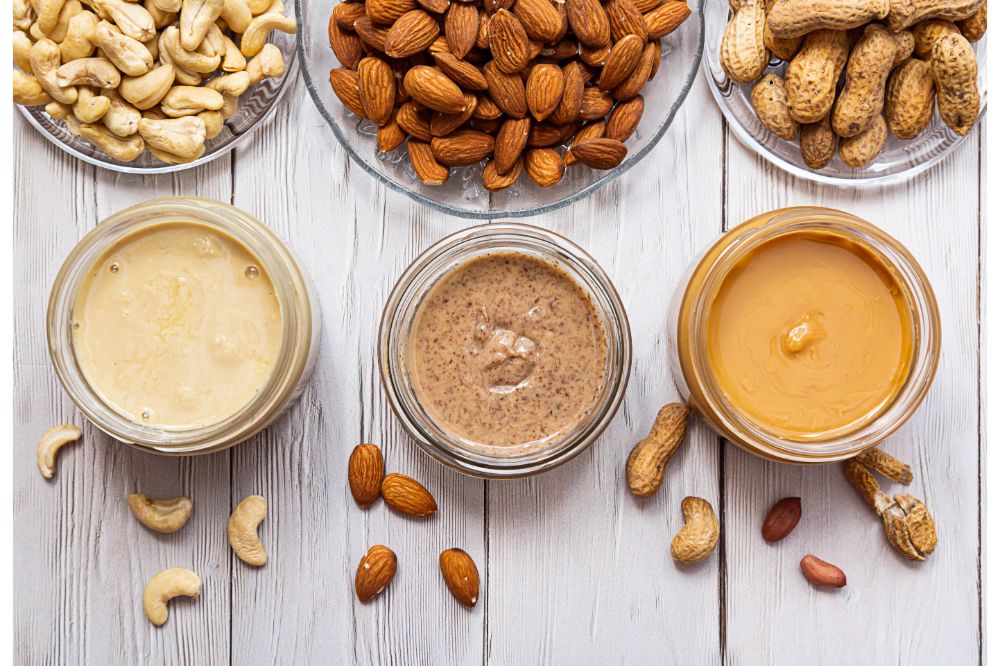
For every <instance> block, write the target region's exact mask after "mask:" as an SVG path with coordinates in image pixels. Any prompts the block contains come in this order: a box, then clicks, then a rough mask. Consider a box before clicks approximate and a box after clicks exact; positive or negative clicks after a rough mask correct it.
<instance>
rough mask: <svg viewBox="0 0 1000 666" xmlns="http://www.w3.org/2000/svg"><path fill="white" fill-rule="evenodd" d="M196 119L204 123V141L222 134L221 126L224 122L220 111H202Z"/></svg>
mask: <svg viewBox="0 0 1000 666" xmlns="http://www.w3.org/2000/svg"><path fill="white" fill-rule="evenodd" d="M196 117H198V118H201V119H202V121H203V122H204V123H205V140H206V141H207V140H208V139H214V138H215V137H217V136H219V133H220V132H222V124H223V123H224V122H225V120H226V119H225V118H223V117H222V111H202V112H201V113H199V114H198V115H197V116H196Z"/></svg>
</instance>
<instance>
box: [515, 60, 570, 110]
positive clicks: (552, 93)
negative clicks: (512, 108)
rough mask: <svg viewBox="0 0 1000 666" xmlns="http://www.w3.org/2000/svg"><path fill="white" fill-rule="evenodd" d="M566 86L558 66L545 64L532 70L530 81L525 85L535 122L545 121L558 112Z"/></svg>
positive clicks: (526, 96)
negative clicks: (557, 108) (554, 112)
mask: <svg viewBox="0 0 1000 666" xmlns="http://www.w3.org/2000/svg"><path fill="white" fill-rule="evenodd" d="M565 85H566V82H565V80H564V79H563V73H562V70H561V69H559V66H558V65H551V64H543V65H535V66H534V67H532V68H531V72H530V73H529V74H528V81H527V83H525V85H524V94H525V99H526V100H527V103H528V109H529V110H530V111H531V115H533V116H534V117H535V120H538V121H542V120H545V119H546V118H548V117H549V115H551V114H552V112H553V111H555V110H556V107H557V106H558V105H559V101H560V100H562V94H563V88H564V86H565Z"/></svg>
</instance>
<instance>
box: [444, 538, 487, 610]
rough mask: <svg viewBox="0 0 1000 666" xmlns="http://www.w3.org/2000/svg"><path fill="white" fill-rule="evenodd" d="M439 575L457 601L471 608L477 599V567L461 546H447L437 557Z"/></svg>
mask: <svg viewBox="0 0 1000 666" xmlns="http://www.w3.org/2000/svg"><path fill="white" fill-rule="evenodd" d="M439 562H440V565H441V576H442V578H444V582H445V585H447V586H448V589H449V590H450V591H451V595H452V596H453V597H455V598H456V599H458V601H459V603H461V604H463V605H465V606H468V607H469V608H472V607H474V606H475V605H476V602H477V601H479V569H477V568H476V563H475V562H474V561H473V560H472V558H471V557H469V554H468V553H467V552H465V551H464V550H462V549H461V548H449V549H448V550H446V551H444V552H443V553H441V557H440V559H439Z"/></svg>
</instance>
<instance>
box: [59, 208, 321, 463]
mask: <svg viewBox="0 0 1000 666" xmlns="http://www.w3.org/2000/svg"><path fill="white" fill-rule="evenodd" d="M46 324H47V333H48V344H49V352H50V356H51V358H52V364H53V367H54V369H55V371H56V375H57V376H58V378H59V381H60V383H61V384H62V386H63V388H64V389H65V390H66V392H67V393H68V394H69V396H70V398H71V399H72V400H73V402H74V403H75V404H76V405H77V407H78V408H79V409H80V411H81V412H83V413H84V415H85V416H86V417H87V418H88V419H90V420H91V421H92V422H93V423H94V424H95V425H96V426H97V427H98V428H100V429H101V430H103V431H104V432H106V433H107V434H108V435H110V436H111V437H113V438H115V439H117V440H119V441H121V442H124V443H126V444H129V445H132V446H135V447H138V448H141V449H143V450H147V451H152V452H155V453H161V454H167V455H188V454H197V453H210V452H213V451H218V450H221V449H224V448H227V447H229V446H232V445H234V444H237V443H239V442H241V441H243V440H245V439H247V438H249V437H251V436H253V435H254V434H256V433H257V432H259V431H260V430H261V429H263V428H264V427H266V426H267V425H268V424H269V423H271V422H272V421H273V420H274V419H276V418H277V417H278V416H279V415H281V414H282V413H283V412H284V411H285V410H286V409H287V408H288V406H289V405H291V404H292V403H293V402H294V401H295V400H296V399H297V398H298V397H299V395H300V394H301V393H302V391H303V389H304V387H305V385H306V382H307V381H308V379H309V377H310V375H311V373H312V370H313V367H314V365H315V360H316V354H317V351H318V349H319V332H320V331H319V329H320V317H319V306H318V303H317V301H316V297H315V294H314V292H313V288H312V285H311V283H310V281H309V279H308V278H307V277H306V275H305V274H304V273H303V272H302V270H301V269H300V268H299V265H298V262H297V261H296V259H295V258H294V256H293V255H292V253H291V252H290V250H289V249H288V248H287V246H285V244H284V243H283V242H282V241H281V240H280V239H279V238H278V237H277V236H275V235H274V234H273V233H272V232H271V231H270V230H269V229H268V228H267V227H266V226H265V225H263V224H262V223H261V222H259V221H258V220H256V219H254V218H252V217H250V216H249V215H247V214H246V213H244V212H243V211H241V210H239V209H237V208H234V207H233V206H230V205H228V204H224V203H221V202H218V201H212V200H209V199H201V198H187V197H168V198H163V199H155V200H152V201H148V202H145V203H141V204H138V205H136V206H133V207H131V208H128V209H125V210H123V211H120V212H118V213H116V214H114V215H112V216H111V217H109V218H107V219H105V220H103V221H102V222H101V223H100V224H98V225H97V226H96V227H95V228H94V229H93V230H92V231H91V232H90V233H88V234H87V235H86V236H84V237H83V239H81V241H80V242H79V243H78V244H77V246H76V247H75V248H74V249H73V250H72V252H70V254H69V256H68V257H67V258H66V260H65V262H64V263H63V266H62V268H61V269H60V271H59V273H58V275H57V276H56V279H55V282H54V284H53V286H52V292H51V295H50V298H49V305H48V313H47V322H46Z"/></svg>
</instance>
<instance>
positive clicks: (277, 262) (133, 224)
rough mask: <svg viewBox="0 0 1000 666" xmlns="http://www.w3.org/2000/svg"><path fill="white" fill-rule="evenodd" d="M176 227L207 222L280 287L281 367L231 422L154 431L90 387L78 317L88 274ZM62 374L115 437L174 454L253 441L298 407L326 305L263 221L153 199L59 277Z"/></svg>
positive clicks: (53, 317) (81, 251) (100, 230)
mask: <svg viewBox="0 0 1000 666" xmlns="http://www.w3.org/2000/svg"><path fill="white" fill-rule="evenodd" d="M169 222H181V223H183V222H192V223H196V224H200V225H203V226H206V227H209V228H211V229H214V230H216V231H218V232H219V233H221V234H223V235H226V236H229V237H231V238H233V239H234V240H235V241H237V242H239V243H241V244H242V245H243V246H244V247H246V249H247V250H249V252H250V253H251V254H252V255H254V256H255V257H256V258H257V259H258V260H259V262H260V265H261V267H262V269H263V270H264V272H266V273H267V274H268V275H269V276H270V278H271V281H272V284H273V286H274V293H275V297H276V300H277V302H278V307H279V309H280V312H281V342H280V346H279V351H278V355H277V361H276V363H275V366H274V368H273V370H272V371H271V373H270V375H269V377H268V378H267V379H266V380H265V382H264V384H263V385H262V386H261V388H260V390H259V391H258V392H257V393H256V395H255V396H254V397H253V398H252V399H251V400H250V402H248V403H247V404H246V405H244V406H243V407H241V408H240V409H238V410H237V411H236V412H235V413H233V414H232V415H231V416H229V417H227V418H226V419H225V420H223V421H221V422H219V423H215V424H211V425H206V426H198V427H190V428H186V427H154V426H149V425H144V424H142V423H136V422H135V421H134V420H130V419H128V418H126V417H125V416H124V415H122V414H120V413H119V412H118V411H117V410H116V409H114V408H113V407H112V406H111V405H110V404H108V402H107V401H106V400H104V399H103V398H102V397H101V394H100V391H98V390H96V389H95V388H94V387H93V386H91V385H90V383H89V382H88V380H87V378H86V376H85V374H84V372H83V371H82V370H81V367H80V364H79V363H78V361H77V358H76V355H75V353H74V347H73V317H74V315H73V313H74V308H75V304H76V299H77V296H78V294H79V293H80V289H81V287H82V286H83V284H84V279H85V278H86V276H87V274H88V271H89V270H90V269H91V268H92V267H93V266H94V265H95V263H97V262H98V261H100V260H101V257H102V256H103V255H104V254H105V253H106V252H107V251H108V250H109V249H110V248H112V247H114V246H115V244H116V243H118V242H119V241H121V240H122V239H123V238H124V237H126V236H128V235H130V234H134V233H136V232H138V231H140V230H143V229H148V228H150V227H154V226H156V225H161V224H164V223H169ZM46 328H47V333H48V344H49V354H50V356H51V358H52V364H53V367H54V368H55V371H56V375H57V376H58V377H59V381H60V383H61V384H62V386H63V388H64V389H65V390H66V392H67V393H68V394H69V397H70V398H71V399H72V400H73V402H74V403H76V406H77V407H78V408H79V409H80V411H81V412H83V414H84V415H85V416H86V417H87V418H88V419H90V420H91V421H92V422H93V423H94V424H95V425H96V426H97V427H98V428H100V429H101V430H103V431H104V432H106V433H107V434H108V435H110V436H111V437H114V438H115V439H117V440H119V441H121V442H124V443H126V444H129V445H132V446H136V447H138V448H140V449H143V450H147V451H153V452H156V453H162V454H167V455H189V454H198V453H211V452H214V451H218V450H221V449H224V448H228V447H230V446H233V445H234V444H237V443H239V442H241V441H243V440H245V439H248V438H249V437H251V436H253V435H254V434H256V433H257V432H259V431H260V430H262V429H263V428H264V427H266V426H267V425H268V424H269V423H271V422H272V421H273V420H274V419H275V418H277V417H278V416H279V415H280V414H281V413H282V412H284V411H285V409H287V408H288V406H289V405H290V404H291V403H293V402H294V401H295V400H296V399H297V398H298V397H299V395H301V393H302V390H303V389H304V388H305V384H306V382H307V381H308V379H309V376H310V375H311V373H312V370H313V367H314V365H315V362H316V354H317V352H318V349H319V332H320V331H319V329H320V317H319V304H318V302H317V301H316V296H315V293H314V291H313V288H312V284H311V282H310V281H309V279H308V277H306V275H305V274H304V273H303V272H302V270H301V269H300V268H299V265H298V263H297V262H296V260H295V258H294V256H293V255H292V253H291V252H290V251H289V249H288V248H287V247H286V246H285V244H284V243H283V242H282V241H281V240H280V239H279V238H278V237H277V236H275V235H274V233H272V232H271V230H269V229H268V228H267V227H266V226H264V225H263V224H262V223H261V222H259V221H258V220H256V219H254V218H252V217H250V216H249V215H247V214H246V213H244V212H243V211H241V210H239V209H237V208H234V207H233V206H230V205H229V204H225V203H221V202H219V201H213V200H211V199H203V198H197V197H165V198H162V199H154V200H152V201H147V202H144V203H141V204H138V205H136V206H132V207H131V208H126V209H125V210H122V211H119V212H118V213H115V214H114V215H112V216H111V217H109V218H107V219H105V220H103V221H102V222H101V223H100V224H98V225H97V226H96V227H95V228H94V229H93V231H91V232H90V233H88V234H87V235H86V236H84V237H83V238H82V239H81V240H80V242H79V243H78V244H77V245H76V247H74V248H73V250H72V251H71V252H70V254H69V256H68V257H67V258H66V261H65V262H64V263H63V266H62V268H61V269H60V270H59V273H58V275H56V279H55V283H54V284H53V285H52V292H51V294H50V296H49V305H48V313H47V316H46Z"/></svg>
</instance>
